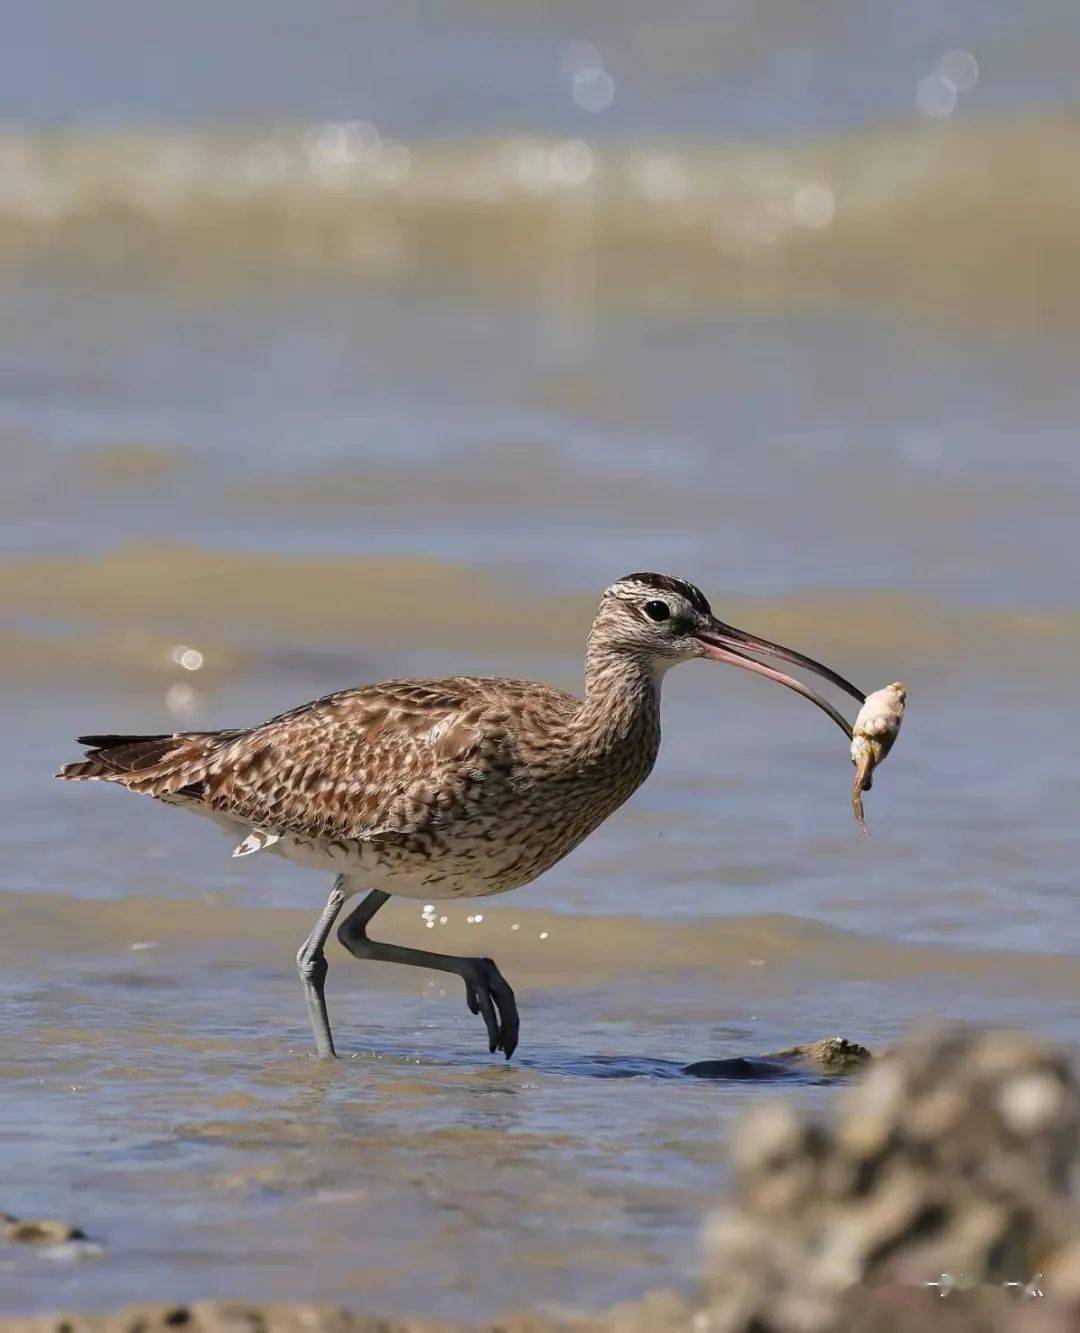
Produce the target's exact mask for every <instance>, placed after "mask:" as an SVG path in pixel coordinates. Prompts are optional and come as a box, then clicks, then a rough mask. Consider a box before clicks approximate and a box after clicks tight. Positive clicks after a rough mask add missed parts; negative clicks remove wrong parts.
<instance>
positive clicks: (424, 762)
mask: <svg viewBox="0 0 1080 1333" xmlns="http://www.w3.org/2000/svg"><path fill="white" fill-rule="evenodd" d="M752 653H759V654H762V655H763V656H768V657H772V658H778V659H781V660H783V661H785V662H790V663H794V664H795V665H796V666H799V667H802V668H805V669H806V670H808V671H812V672H814V673H816V674H817V675H819V676H822V677H824V678H825V679H826V680H828V681H831V682H832V683H833V684H834V685H837V686H839V687H840V688H841V689H842V690H846V691H847V693H848V694H851V695H853V696H854V698H856V699H857V700H858V701H859V702H860V703H862V701H863V698H864V696H863V694H862V692H861V691H859V690H857V689H856V688H855V686H854V685H852V684H850V683H849V682H848V681H846V680H845V679H844V678H843V677H842V676H839V675H837V673H836V672H835V671H832V670H830V669H829V668H828V667H826V666H822V665H821V663H819V662H815V661H813V660H812V659H811V658H809V657H804V656H803V655H802V654H801V653H796V652H793V651H792V650H791V649H790V648H785V647H783V646H782V645H780V644H776V643H770V642H769V641H768V640H766V639H759V638H757V637H756V636H754V635H751V634H747V633H745V632H744V631H742V630H737V629H734V628H733V627H732V626H730V625H726V624H724V623H723V622H721V621H719V620H717V619H716V618H715V616H713V614H712V611H711V610H710V607H709V603H708V602H707V601H706V600H705V597H704V596H703V594H702V593H701V592H700V590H699V589H697V588H695V587H694V586H693V585H692V584H690V583H685V582H684V581H683V580H682V579H677V578H672V577H671V576H669V575H665V574H628V575H627V576H626V577H625V578H622V579H619V581H618V582H617V583H613V584H612V585H611V587H610V588H608V589H607V591H606V592H605V593H604V595H603V598H602V600H601V602H600V609H599V611H598V612H597V615H596V619H595V620H594V622H593V626H592V630H591V631H590V633H589V639H588V645H587V650H586V660H585V695H584V698H583V699H578V698H575V697H574V696H573V695H571V694H566V693H564V692H563V691H562V690H557V689H553V688H552V687H551V686H549V685H539V684H535V683H533V682H532V681H523V680H504V679H500V678H498V677H473V676H445V677H440V678H439V679H435V680H392V681H386V682H384V683H383V684H380V685H364V686H360V687H359V688H357V689H350V690H342V691H341V692H340V693H337V694H330V695H327V696H326V697H325V698H323V699H317V700H316V701H315V702H313V703H309V704H304V705H303V706H302V707H300V708H296V709H293V710H292V711H291V712H288V713H283V714H281V716H279V717H275V718H272V719H271V720H270V721H269V722H264V723H263V724H262V725H261V726H256V727H248V728H241V729H237V730H228V731H204V732H177V733H176V734H174V735H171V736H81V737H80V738H79V744H81V745H84V746H88V747H90V748H89V749H88V750H87V752H86V758H85V759H83V760H81V761H79V762H76V763H72V764H66V765H65V766H64V768H63V769H62V770H61V771H60V773H59V774H58V776H59V777H61V778H65V779H68V780H73V781H98V782H112V783H116V784H118V785H120V786H122V787H127V788H128V790H129V791H135V792H142V793H144V794H145V795H147V796H152V797H155V798H156V799H157V800H159V801H164V802H166V803H167V804H169V805H175V806H179V807H180V808H182V809H186V810H191V811H194V812H195V813H196V814H201V815H205V816H207V817H209V818H211V819H213V820H214V821H215V822H216V823H218V824H219V825H221V826H222V827H223V828H224V829H225V830H226V831H227V832H228V833H229V834H230V835H232V836H233V837H235V838H236V839H238V844H237V847H236V851H235V854H237V855H246V854H248V853H251V852H255V851H259V850H262V849H264V848H265V849H266V850H267V851H270V852H272V853H274V854H276V855H279V856H284V857H287V858H288V859H289V860H291V861H296V862H299V863H300V864H302V865H308V866H315V867H318V868H322V869H327V870H332V871H334V872H336V876H337V877H336V879H335V882H334V887H333V890H332V892H331V894H330V897H329V899H328V900H327V903H326V906H325V908H324V909H323V912H322V915H321V916H320V917H319V920H318V922H317V923H316V925H315V927H314V929H313V930H312V932H311V934H310V935H309V936H308V938H307V939H306V940H305V941H304V943H303V945H302V946H301V948H300V952H299V953H298V954H297V964H298V966H299V969H300V976H301V979H302V981H303V986H304V992H305V995H306V998H307V1004H308V1009H309V1011H310V1015H311V1023H312V1028H313V1030H314V1034H315V1045H316V1049H317V1050H318V1053H319V1054H320V1055H321V1056H332V1055H333V1054H334V1043H333V1038H332V1037H331V1033H330V1024H329V1021H328V1019H327V1013H326V1001H325V997H324V987H325V981H326V972H327V963H326V958H325V955H324V952H323V947H324V945H325V943H326V940H327V938H328V936H329V934H330V931H331V929H332V928H333V926H334V923H335V921H336V919H337V917H338V915H339V914H340V912H341V910H342V908H343V906H344V905H345V903H346V901H347V900H348V899H349V898H350V897H351V896H352V895H353V894H355V893H357V892H359V891H361V890H363V889H367V890H368V893H367V896H366V897H365V898H364V899H363V901H362V902H361V903H360V904H359V906H358V907H357V908H356V909H355V910H354V911H353V912H352V913H351V914H350V915H349V916H347V917H346V919H345V921H344V922H343V923H342V925H341V926H340V928H339V930H338V939H339V940H340V941H341V943H342V944H343V945H344V946H345V948H346V949H347V950H348V951H349V952H350V953H352V954H353V955H354V956H355V957H356V958H370V959H376V960H381V961H384V962H391V963H408V964H411V965H412V966H414V967H423V968H433V969H435V970H437V971H441V972H452V973H455V974H456V975H457V976H459V977H461V978H462V980H463V981H464V983H465V996H466V1001H467V1003H468V1006H469V1008H470V1010H471V1011H472V1012H473V1013H474V1014H477V1013H478V1014H480V1015H481V1016H482V1017H483V1020H484V1023H485V1025H486V1027H487V1034H488V1045H489V1048H490V1050H491V1051H492V1053H494V1052H495V1051H496V1050H501V1051H502V1052H503V1053H504V1054H505V1055H506V1056H507V1058H509V1057H510V1055H511V1054H512V1053H513V1051H514V1048H515V1046H516V1045H517V1040H518V1013H517V1005H516V1003H515V1001H514V993H513V991H512V990H511V989H510V987H509V985H508V984H507V983H506V981H505V980H504V978H503V976H502V974H501V973H500V972H499V969H498V968H497V967H496V966H495V964H494V963H493V962H492V961H491V959H490V958H456V957H450V956H448V955H445V954H439V953H430V952H428V951H426V950H423V949H413V948H405V947H402V946H399V945H395V944H382V943H379V942H377V941H375V940H372V939H370V938H369V936H368V933H367V932H368V925H369V923H370V921H371V919H372V917H373V916H374V915H375V913H376V912H377V911H378V910H379V908H380V907H382V906H383V904H384V903H385V902H386V901H387V899H388V898H389V897H391V895H401V896H403V897H406V898H418V899H423V900H438V899H442V898H473V897H483V896H485V895H487V894H494V893H505V892H506V891H507V890H508V889H515V888H518V887H520V886H521V885H523V884H528V883H529V882H530V881H531V880H534V879H535V878H536V877H537V876H538V875H540V874H542V873H543V872H544V871H545V870H547V869H548V868H549V867H551V866H553V865H554V864H555V863H556V862H557V861H559V860H561V859H562V857H564V856H565V855H566V854H567V852H569V851H570V850H571V849H572V848H574V847H576V846H577V844H578V843H579V842H581V841H582V839H583V838H585V837H587V836H588V834H590V833H591V832H592V831H593V829H595V828H596V827H597V826H598V825H599V824H601V823H602V822H603V821H604V820H605V819H606V818H607V817H608V815H610V814H611V813H612V812H613V811H614V810H616V809H617V808H618V807H619V806H620V805H622V803H623V802H624V801H625V800H626V799H627V797H629V796H630V795H631V793H632V792H633V791H634V790H635V789H636V788H637V787H639V786H640V785H641V783H642V782H644V781H645V779H646V778H647V777H648V775H649V772H650V771H651V769H652V766H653V763H654V761H655V759H656V753H657V749H658V748H659V745H660V686H661V682H662V680H663V677H664V674H665V672H666V671H667V670H668V669H669V668H670V667H673V666H675V665H676V663H679V662H687V661H690V660H692V659H694V658H699V657H700V658H707V659H711V660H712V661H716V662H727V663H730V664H732V665H734V666H738V667H743V668H744V669H746V670H748V671H753V672H756V673H757V674H758V675H761V676H766V677H767V678H768V679H770V680H773V681H777V682H778V683H780V684H782V685H786V686H787V687H788V688H790V689H793V690H796V691H797V692H798V693H800V694H802V695H803V696H804V697H805V698H807V699H810V700H812V701H813V702H814V703H815V704H817V705H818V707H820V708H822V709H824V710H825V712H827V713H828V714H829V716H830V717H831V718H832V719H833V721H834V722H836V723H837V725H838V726H839V727H841V728H842V729H843V730H844V732H845V733H846V734H847V736H848V738H849V739H850V737H851V728H850V726H848V724H847V722H846V721H845V720H844V718H843V717H842V716H841V715H840V713H838V712H837V710H836V709H835V708H833V706H832V705H831V704H829V703H827V702H826V701H825V700H824V699H822V698H821V697H820V696H819V695H818V694H816V693H815V692H814V691H813V690H811V689H810V688H809V687H808V686H806V685H804V684H802V683H801V682H800V681H797V680H794V679H792V678H791V677H790V676H787V675H784V674H783V673H782V672H780V671H778V670H776V669H774V668H773V667H770V666H767V665H765V664H764V663H762V662H760V661H758V660H757V658H755V657H753V656H752V655H751V654H752Z"/></svg>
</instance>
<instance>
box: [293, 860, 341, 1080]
mask: <svg viewBox="0 0 1080 1333" xmlns="http://www.w3.org/2000/svg"><path fill="white" fill-rule="evenodd" d="M344 905H345V876H344V875H339V876H338V877H337V879H336V880H334V887H333V888H332V889H331V890H330V897H329V898H327V900H326V906H325V907H324V908H323V910H322V916H320V917H319V919H318V921H316V922H315V929H314V930H313V931H312V932H311V934H310V935H309V936H308V937H307V939H306V940H305V941H304V942H303V944H301V946H300V951H299V953H298V954H297V955H296V966H297V967H298V968H299V969H300V980H301V982H303V986H304V998H305V999H306V1000H307V1007H308V1013H309V1014H310V1015H311V1029H312V1031H313V1032H314V1033H315V1049H316V1050H317V1051H318V1053H319V1055H320V1056H321V1057H322V1058H323V1059H324V1060H329V1059H331V1058H332V1057H333V1056H334V1055H335V1054H336V1052H335V1050H334V1039H333V1037H332V1036H331V1035H330V1020H329V1019H328V1018H327V1016H326V997H325V995H324V993H323V992H324V989H325V986H326V972H327V962H326V955H325V954H324V953H323V945H324V944H325V943H326V940H327V937H328V936H329V934H330V932H331V930H333V928H334V922H335V921H336V920H337V918H338V913H339V912H340V911H341V909H342V907H344Z"/></svg>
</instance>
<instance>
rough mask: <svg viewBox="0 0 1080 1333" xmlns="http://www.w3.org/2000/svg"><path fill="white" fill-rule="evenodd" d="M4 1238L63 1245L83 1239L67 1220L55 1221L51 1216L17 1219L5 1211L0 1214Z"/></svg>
mask: <svg viewBox="0 0 1080 1333" xmlns="http://www.w3.org/2000/svg"><path fill="white" fill-rule="evenodd" d="M0 1224H3V1228H4V1230H3V1236H4V1239H5V1240H10V1241H14V1242H15V1243H16V1244H19V1245H64V1244H66V1243H67V1242H68V1241H71V1240H85V1239H86V1237H85V1236H84V1234H83V1232H82V1231H80V1230H79V1228H78V1227H73V1226H72V1225H71V1224H70V1223H69V1222H56V1221H53V1220H52V1219H51V1218H33V1219H27V1220H25V1221H22V1222H20V1221H18V1219H16V1218H14V1217H9V1216H8V1215H7V1214H6V1213H5V1214H2V1215H0Z"/></svg>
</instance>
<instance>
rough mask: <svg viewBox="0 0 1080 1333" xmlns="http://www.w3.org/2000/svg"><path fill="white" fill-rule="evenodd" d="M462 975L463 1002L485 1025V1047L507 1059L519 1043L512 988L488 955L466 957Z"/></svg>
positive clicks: (518, 1028)
mask: <svg viewBox="0 0 1080 1333" xmlns="http://www.w3.org/2000/svg"><path fill="white" fill-rule="evenodd" d="M462 961H463V963H464V968H463V970H462V973H461V976H462V980H463V981H464V982H465V1002H466V1004H468V1006H469V1010H470V1012H471V1013H474V1014H479V1015H480V1016H481V1017H482V1018H483V1020H484V1025H485V1026H486V1027H487V1034H488V1050H489V1051H490V1052H491V1053H492V1055H494V1054H495V1052H496V1051H502V1052H503V1054H504V1055H505V1056H506V1058H507V1059H508V1060H509V1059H510V1057H511V1056H512V1055H513V1054H514V1050H515V1049H516V1047H517V1044H518V1032H519V1030H520V1026H521V1025H520V1022H519V1020H518V1011H517V1003H516V1001H515V1000H514V992H513V991H512V990H511V989H510V985H509V983H508V982H507V980H506V978H505V977H504V976H503V974H502V973H501V972H500V971H499V969H498V968H497V967H496V966H495V964H494V963H493V962H492V961H491V959H490V958H466V959H463V960H462Z"/></svg>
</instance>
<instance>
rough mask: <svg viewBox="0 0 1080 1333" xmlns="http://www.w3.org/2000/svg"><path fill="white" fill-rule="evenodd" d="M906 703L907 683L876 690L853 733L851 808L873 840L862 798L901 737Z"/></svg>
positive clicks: (861, 710)
mask: <svg viewBox="0 0 1080 1333" xmlns="http://www.w3.org/2000/svg"><path fill="white" fill-rule="evenodd" d="M906 703H907V686H906V685H905V684H904V683H903V681H899V680H898V681H895V682H894V683H893V684H892V685H886V686H885V688H884V689H882V690H875V691H874V692H873V694H868V695H867V696H866V702H865V703H864V704H863V706H862V707H861V708H860V709H859V715H858V717H856V719H855V725H854V726H853V727H852V729H851V732H852V735H851V762H852V763H853V764H854V765H855V781H854V783H853V784H852V787H851V808H852V809H853V810H854V811H855V818H856V819H857V820H858V821H859V825H860V826H861V828H862V831H863V832H864V833H865V834H866V836H867V837H869V836H870V830H869V829H868V828H867V827H866V819H865V818H864V816H863V803H862V794H863V792H864V791H869V790H870V788H871V786H872V785H873V773H874V769H875V768H877V766H878V764H880V763H881V762H882V760H883V759H884V758H885V756H886V755H887V754H888V753H889V751H890V750H891V749H892V745H893V741H895V740H896V738H897V736H898V735H899V734H900V723H901V722H903V720H904V705H905V704H906Z"/></svg>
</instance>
